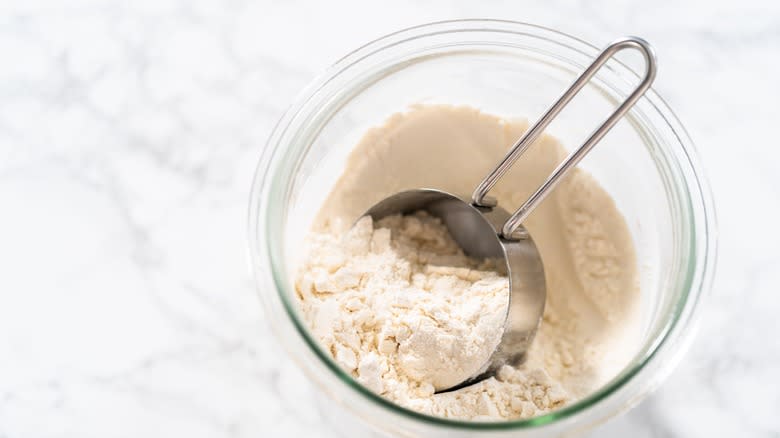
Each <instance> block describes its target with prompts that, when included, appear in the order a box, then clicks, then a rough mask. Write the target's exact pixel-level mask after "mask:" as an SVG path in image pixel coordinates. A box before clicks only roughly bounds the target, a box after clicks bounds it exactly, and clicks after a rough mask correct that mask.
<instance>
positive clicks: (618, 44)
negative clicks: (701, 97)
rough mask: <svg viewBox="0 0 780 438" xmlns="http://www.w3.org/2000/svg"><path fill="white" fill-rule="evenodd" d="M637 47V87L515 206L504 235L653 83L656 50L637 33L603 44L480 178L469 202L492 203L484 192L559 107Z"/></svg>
mask: <svg viewBox="0 0 780 438" xmlns="http://www.w3.org/2000/svg"><path fill="white" fill-rule="evenodd" d="M629 48H631V49H636V50H639V51H640V52H641V53H642V55H643V56H644V59H645V75H644V78H643V79H642V81H641V82H640V83H639V85H637V87H636V89H634V91H633V92H632V93H631V95H629V96H628V98H627V99H626V100H625V101H623V103H621V104H620V106H618V107H617V109H616V110H615V111H614V112H613V113H612V114H610V116H609V117H607V119H606V120H605V121H604V123H602V124H601V126H599V127H598V128H596V130H595V131H593V133H592V134H591V135H590V137H589V138H588V139H587V140H586V141H585V142H584V143H583V144H582V145H581V146H580V147H578V148H577V149H575V150H574V151H573V152H572V153H571V154H569V156H568V157H566V159H565V160H563V162H561V163H560V164H559V165H558V167H556V168H555V170H554V171H553V172H552V173H551V174H550V176H548V177H547V180H546V181H545V182H544V183H543V184H542V185H541V186H540V187H539V188H538V189H537V190H536V192H534V193H533V194H532V195H531V196H530V197H529V198H528V199H527V200H526V201H525V202H524V203H523V204H522V205H521V206H520V208H518V209H517V210H516V211H515V212H514V213H513V214H512V216H510V218H509V219H507V221H506V222H505V223H504V226H503V228H502V231H501V236H502V237H504V238H505V239H516V238H517V236H514V237H513V234H514V233H515V231H517V230H518V228H520V225H521V224H522V223H523V221H524V220H525V219H526V218H527V217H528V215H529V214H531V212H532V211H533V210H534V209H535V208H536V207H537V206H538V205H539V203H540V202H542V201H543V200H544V198H545V197H547V195H549V194H550V192H552V190H553V189H554V188H555V187H556V186H557V185H558V183H560V181H561V179H562V178H563V177H564V176H566V174H567V173H568V172H569V171H570V170H571V169H572V168H574V167H575V166H576V165H577V164H578V163H579V162H580V161H581V160H582V159H583V158H584V157H585V155H587V153H588V152H590V150H591V149H593V147H594V146H595V145H596V144H597V143H598V142H599V141H600V140H601V139H602V138H603V137H604V135H606V134H607V132H609V130H610V129H612V127H613V126H615V124H616V123H617V122H618V121H619V120H620V119H621V118H622V117H623V116H624V115H625V114H626V113H627V112H628V111H629V110H630V109H631V107H633V106H634V104H636V102H637V101H638V100H639V98H641V97H642V95H643V94H645V92H646V91H647V89H648V88H650V85H651V84H652V83H653V80H654V79H655V74H656V59H655V53H654V51H653V49H652V47H650V44H648V43H647V41H645V40H643V39H641V38H638V37H626V38H621V39H619V40H617V41H615V42H613V43H612V44H610V45H609V46H607V48H605V49H604V50H603V51H602V52H601V53H600V54H599V55H598V56H597V57H596V59H595V60H594V61H593V63H592V64H591V65H590V66H589V67H588V68H587V69H585V71H584V72H582V74H581V75H580V76H579V77H578V78H577V80H575V81H574V83H573V84H572V85H571V86H570V87H569V89H568V90H566V91H565V92H564V93H563V94H562V95H561V97H559V98H558V100H557V101H556V102H555V103H554V104H553V105H552V106H551V107H550V109H548V110H547V111H546V112H545V113H544V115H542V117H541V118H540V119H539V120H538V121H537V122H536V123H534V124H533V126H531V127H530V128H529V129H528V130H527V131H526V132H525V134H523V136H522V137H520V139H519V140H517V142H516V143H515V144H514V146H512V149H510V150H509V152H508V153H507V154H506V156H505V157H504V159H503V160H501V162H500V163H499V164H498V166H496V168H495V169H493V171H492V172H490V174H489V175H488V176H486V177H485V179H483V180H482V182H480V183H479V185H478V186H477V188H476V189H475V190H474V193H473V194H472V195H471V202H472V203H473V204H474V205H477V206H482V207H492V206H494V205H495V203H493V202H491V200H490V199H486V196H487V194H488V192H489V191H490V189H492V188H493V186H495V185H496V182H498V180H499V179H500V178H501V177H502V176H503V175H504V174H505V173H506V171H507V170H509V168H510V167H512V164H514V162H515V161H516V160H517V159H518V158H520V156H521V155H522V154H523V153H524V152H525V151H526V150H527V149H528V147H529V146H530V145H531V144H532V143H533V142H534V140H536V139H537V138H538V137H539V135H541V133H542V131H544V129H545V128H546V127H547V125H549V124H550V122H552V121H553V119H554V118H555V116H557V115H558V113H560V112H561V110H562V109H563V108H564V107H565V106H566V105H567V104H568V103H569V101H571V100H572V98H574V96H576V95H577V93H579V91H580V90H581V89H582V88H583V87H584V86H585V85H586V84H587V83H588V82H589V81H590V79H591V78H592V77H593V76H594V75H595V74H596V72H598V71H599V69H600V68H601V66H603V65H604V64H605V63H606V62H607V61H609V59H610V58H612V57H613V56H614V55H615V54H616V53H617V52H619V51H621V50H623V49H629Z"/></svg>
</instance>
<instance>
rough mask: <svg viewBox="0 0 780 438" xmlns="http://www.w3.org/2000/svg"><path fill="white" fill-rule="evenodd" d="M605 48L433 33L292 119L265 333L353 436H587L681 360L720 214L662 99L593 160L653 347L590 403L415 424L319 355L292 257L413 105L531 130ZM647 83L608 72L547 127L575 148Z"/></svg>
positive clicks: (480, 32)
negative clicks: (366, 150)
mask: <svg viewBox="0 0 780 438" xmlns="http://www.w3.org/2000/svg"><path fill="white" fill-rule="evenodd" d="M598 51H599V49H598V48H597V47H595V46H593V45H591V44H588V43H586V42H584V41H581V40H578V39H576V38H573V37H571V36H568V35H565V34H562V33H560V32H557V31H554V30H551V29H545V28H542V27H538V26H533V25H530V24H523V23H516V22H508V21H494V20H459V21H448V22H440V23H433V24H427V25H423V26H418V27H414V28H410V29H406V30H403V31H400V32H397V33H394V34H391V35H388V36H386V37H383V38H380V39H378V40H376V41H373V42H371V43H369V44H367V45H365V46H363V47H361V48H359V49H358V50H356V51H354V52H352V53H350V54H349V55H347V56H346V57H344V58H343V59H341V60H340V61H338V62H337V63H336V64H335V65H333V66H332V67H331V68H330V69H328V70H327V71H326V72H325V73H324V74H323V75H321V76H320V77H319V78H318V79H316V80H315V81H314V83H313V84H311V85H310V86H309V87H308V88H307V89H306V90H304V91H303V93H302V94H301V95H300V96H299V98H298V99H297V100H296V101H295V103H294V104H293V105H292V107H291V108H290V109H289V110H288V111H287V113H285V115H284V116H283V117H282V119H281V120H280V122H279V124H278V125H277V126H276V128H275V130H274V132H273V134H272V135H271V138H270V139H269V141H268V145H267V147H266V148H265V150H264V153H263V156H262V158H261V160H260V163H259V164H258V167H257V173H256V175H255V181H254V184H253V187H252V193H251V200H250V212H249V239H250V242H249V245H250V252H251V257H252V268H253V271H254V274H255V278H256V283H257V287H258V291H259V293H260V296H261V297H262V301H263V303H264V306H265V315H266V317H267V319H268V321H269V323H270V324H271V326H272V327H273V330H274V332H275V334H276V335H277V336H278V338H279V340H280V342H281V343H282V344H283V345H284V346H285V348H286V349H287V350H288V351H289V354H290V355H292V357H293V358H294V359H295V360H296V361H297V363H298V364H300V366H301V367H302V369H303V370H304V371H305V372H306V374H307V375H308V376H309V377H310V378H311V379H312V380H313V381H314V382H316V383H317V385H318V386H319V388H321V390H322V393H323V394H324V397H323V399H324V400H325V401H324V402H322V403H321V407H322V408H323V409H327V410H328V413H327V414H326V416H327V417H329V418H338V420H335V421H333V423H334V424H337V425H338V426H339V427H341V428H343V429H345V431H349V432H355V431H356V430H357V429H356V428H361V427H365V426H366V425H369V426H370V428H372V429H379V430H384V431H387V432H390V433H394V434H398V435H403V436H426V437H430V436H466V435H469V436H470V435H473V434H477V433H486V434H490V433H498V432H501V431H506V430H512V431H513V436H530V435H533V436H536V437H539V436H554V435H559V434H561V433H563V432H567V433H576V432H579V431H584V430H587V429H589V428H591V427H593V426H594V425H596V424H598V423H600V422H602V421H604V420H606V419H607V418H609V417H611V416H613V415H616V414H617V413H619V412H621V411H624V410H626V409H628V408H629V407H631V406H633V405H634V404H636V403H637V402H638V401H639V400H640V399H641V398H642V397H644V396H645V395H647V394H648V392H649V391H650V390H652V389H653V388H654V387H655V386H656V385H658V384H659V382H660V381H661V380H662V379H663V378H664V377H665V376H666V375H667V374H668V373H669V372H670V371H671V369H672V368H673V367H674V365H675V364H676V363H677V362H678V361H679V359H680V357H681V355H682V353H683V352H684V350H685V349H686V347H687V345H688V344H689V342H690V340H691V337H692V335H693V331H694V330H693V329H694V322H695V320H696V316H697V314H698V313H699V308H700V302H701V300H702V297H703V295H704V294H705V293H706V292H707V291H708V290H709V288H710V284H711V278H712V273H713V268H714V264H715V254H716V251H715V243H716V242H715V241H716V238H715V237H716V232H715V218H714V211H713V205H712V199H711V196H710V193H709V189H708V187H707V184H706V182H705V181H704V178H703V176H702V173H701V170H700V168H699V165H698V162H697V159H696V157H695V150H694V147H693V143H692V142H691V140H690V138H689V137H688V134H687V133H686V132H685V129H684V128H683V127H682V125H681V124H680V122H679V121H678V120H677V118H676V117H675V115H674V114H673V113H672V111H671V110H670V109H669V107H668V106H667V105H666V103H665V102H664V101H663V100H662V99H661V97H660V96H659V95H658V94H657V93H656V92H655V91H653V90H650V91H649V92H648V93H647V94H646V95H645V97H644V98H642V99H641V100H640V101H639V103H638V104H637V105H636V106H635V107H634V109H632V111H631V112H630V113H629V115H628V116H627V117H626V118H625V119H624V120H623V121H621V122H620V123H619V124H618V125H617V126H616V127H615V128H614V129H613V130H612V131H611V132H610V133H609V134H608V135H607V136H606V137H605V138H604V139H603V140H602V142H601V143H600V144H599V145H598V146H597V147H596V148H595V149H594V150H593V152H591V154H590V155H589V156H588V157H587V158H586V159H585V160H584V162H583V163H582V166H583V167H585V168H586V169H587V170H588V171H589V172H590V173H591V174H592V175H594V176H595V177H596V179H598V180H599V182H600V183H601V185H602V186H603V187H604V188H605V189H606V190H607V192H609V193H610V194H611V195H612V197H613V198H614V199H615V201H616V203H617V205H618V208H619V209H620V211H621V212H622V213H623V214H624V216H625V219H626V222H627V223H628V226H629V229H630V231H631V233H632V236H633V238H634V243H635V246H636V249H637V257H638V260H639V261H640V264H641V266H640V283H641V284H640V287H641V291H642V297H643V298H642V303H641V306H640V307H641V310H640V313H641V318H642V333H643V335H642V339H643V342H642V343H640V344H638V345H636V351H635V353H634V356H633V359H632V360H630V361H628V362H627V363H625V364H623V366H622V369H617V370H616V371H615V375H614V377H613V378H612V379H611V380H609V381H608V382H607V383H606V384H604V385H603V386H602V387H601V388H599V389H598V390H596V391H595V392H593V393H592V394H590V395H589V396H587V397H585V398H583V399H581V400H579V401H577V402H575V403H572V404H570V405H568V406H566V407H564V408H562V409H560V410H557V411H555V412H552V413H550V414H547V415H544V416H540V417H536V418H533V419H529V420H517V421H503V422H492V423H483V422H465V421H455V420H448V419H443V418H435V417H430V416H426V415H423V414H419V413H416V412H413V411H410V410H407V409H404V408H401V407H399V406H397V405H395V404H393V403H391V402H389V401H387V400H385V399H384V398H382V397H380V396H377V395H375V394H374V393H372V392H371V391H369V390H367V389H365V388H363V387H362V386H361V385H359V384H358V383H356V382H355V381H354V380H353V379H352V378H351V377H350V376H349V375H347V374H346V373H345V372H344V371H342V369H341V368H340V367H339V366H338V365H337V364H336V363H335V362H334V361H333V360H332V359H331V357H330V355H329V354H328V353H327V352H325V351H323V350H322V349H321V348H320V346H319V344H318V343H317V341H316V339H315V338H314V337H313V336H312V335H311V334H310V333H309V331H308V330H307V327H306V324H305V322H304V321H303V320H302V318H301V316H300V315H299V312H298V306H297V301H296V297H295V291H294V287H293V281H292V274H293V272H292V271H293V269H294V267H293V266H292V261H293V260H294V259H295V257H296V251H297V249H298V248H300V243H301V241H302V239H303V238H304V237H305V235H306V233H307V232H308V229H309V225H310V223H311V221H312V219H313V215H314V214H315V213H316V211H317V210H318V209H319V207H320V205H321V203H322V202H323V200H324V197H325V195H326V194H327V193H328V191H329V188H330V187H332V185H333V183H334V182H335V180H336V178H338V176H339V174H340V173H341V171H342V169H343V164H344V160H345V159H346V157H347V154H348V153H349V151H350V150H351V148H352V147H353V146H354V145H355V144H356V143H357V142H358V140H359V138H360V137H361V136H362V134H363V133H364V132H365V131H366V130H367V129H368V128H370V127H372V126H376V125H379V124H381V123H382V122H383V121H384V120H385V119H386V118H387V117H388V116H390V115H391V114H393V113H395V112H398V111H400V110H403V109H405V108H407V107H408V106H410V105H412V104H417V103H452V104H459V105H460V104H465V105H471V106H474V107H477V108H480V109H483V110H485V111H486V112H490V113H495V114H498V115H501V116H517V117H525V118H529V119H531V120H533V119H535V118H536V117H538V116H539V115H540V114H541V113H542V112H543V111H544V110H545V109H546V108H547V107H548V106H549V105H550V104H551V102H553V100H554V99H555V98H556V97H557V96H558V95H559V94H560V93H561V92H562V91H563V90H564V89H565V88H566V87H567V86H568V85H569V84H570V83H571V81H572V80H573V78H574V77H575V76H576V75H577V74H578V73H579V72H581V71H582V70H583V69H584V67H585V66H586V65H587V64H588V63H589V62H590V61H591V60H592V59H593V57H594V56H595V55H596V54H597V53H598ZM660 68H661V69H663V64H662V63H661V66H660ZM637 82H638V75H637V73H636V72H635V71H634V70H632V69H631V68H629V67H628V66H627V65H625V64H623V63H621V62H618V61H616V60H612V61H610V62H609V63H608V64H607V65H606V66H605V67H604V68H602V69H601V71H600V72H599V73H598V74H597V76H596V78H595V80H594V81H592V82H591V84H590V85H589V86H588V87H587V88H585V89H584V90H583V91H582V92H581V93H580V95H579V96H578V97H577V98H575V100H574V101H573V102H572V104H571V105H570V106H569V107H568V108H567V109H566V110H564V112H563V113H562V114H561V115H560V116H559V117H558V119H557V120H556V122H554V124H553V125H552V126H551V127H550V128H549V129H548V132H550V133H551V134H553V135H555V136H556V137H558V138H559V139H560V140H561V142H562V143H563V144H564V145H568V146H569V147H573V146H576V145H578V144H579V142H581V141H582V140H583V139H584V138H585V136H586V135H587V134H588V133H589V132H590V131H591V130H592V129H593V128H594V127H595V126H596V125H597V124H598V123H599V122H600V121H601V120H602V119H603V118H604V117H605V116H606V115H607V114H608V113H609V112H610V111H611V110H612V109H613V108H614V107H615V102H617V101H619V100H622V99H624V98H625V96H627V95H628V94H629V93H630V92H631V90H632V89H633V87H634V84H636V83H637ZM431 165H432V166H433V165H435V163H431ZM320 397H322V396H320ZM332 401H335V402H337V403H332ZM359 418H362V419H363V420H364V421H359V420H358V419H359Z"/></svg>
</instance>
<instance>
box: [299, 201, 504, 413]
mask: <svg viewBox="0 0 780 438" xmlns="http://www.w3.org/2000/svg"><path fill="white" fill-rule="evenodd" d="M376 227H377V228H376V229H374V226H373V223H372V220H371V218H370V217H364V218H362V219H360V220H359V221H358V222H357V224H356V225H355V227H353V228H352V230H350V231H349V232H348V233H347V234H346V235H345V236H344V238H343V239H335V238H332V237H330V236H328V235H324V236H321V237H320V239H314V240H313V245H312V248H311V250H310V256H309V258H308V263H307V264H306V265H304V266H303V270H302V274H301V276H300V280H299V282H298V285H297V290H298V292H299V294H301V298H302V302H303V303H304V311H305V314H306V315H310V318H309V319H310V320H311V321H313V322H314V324H313V325H314V327H313V328H314V330H315V332H316V333H319V334H320V339H321V340H322V342H323V343H324V344H325V345H326V346H327V347H328V348H329V349H330V350H331V352H332V353H333V355H334V357H335V358H336V360H337V361H338V362H339V363H340V364H341V365H342V366H344V368H345V369H347V370H348V371H350V372H352V373H353V374H354V376H355V377H356V378H357V379H358V380H359V381H361V382H363V383H364V384H365V385H366V386H368V387H369V388H371V389H373V390H374V391H376V392H378V393H380V394H382V393H385V392H389V393H390V394H391V395H392V396H393V398H394V399H399V398H403V397H405V394H406V393H407V392H408V388H414V390H415V391H416V392H418V393H419V394H420V395H425V396H429V395H431V394H432V393H433V391H434V390H435V389H436V390H438V389H445V388H449V387H452V386H454V385H456V384H458V383H460V382H462V381H463V380H465V379H466V378H468V377H470V376H472V375H474V374H475V373H477V372H478V371H480V370H481V369H482V368H483V366H484V365H485V364H486V363H487V360H488V358H489V356H490V354H491V352H492V351H493V350H494V349H495V347H496V346H497V344H498V341H499V340H500V337H501V334H502V332H503V325H504V319H505V315H506V308H507V303H508V299H509V280H508V278H507V277H506V275H501V274H499V273H498V272H497V271H498V269H497V263H503V261H502V260H498V261H496V260H475V259H472V258H470V257H467V256H465V255H464V254H463V251H462V250H461V249H460V248H459V247H458V245H457V244H456V243H455V241H454V240H453V239H452V237H450V236H449V233H448V232H447V228H446V227H445V226H444V225H443V224H442V223H441V222H440V221H439V219H437V218H434V217H431V216H429V215H427V214H425V213H424V212H419V213H417V214H415V215H410V216H403V217H402V216H391V217H387V218H384V219H382V220H381V221H379V222H378V224H377V225H376ZM325 302H332V303H336V305H337V311H333V309H331V308H330V307H329V306H328V305H326V304H324V303H325ZM322 309H325V310H324V312H323V311H321V310H322Z"/></svg>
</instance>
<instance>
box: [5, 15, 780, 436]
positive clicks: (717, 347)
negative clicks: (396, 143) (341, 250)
mask: <svg viewBox="0 0 780 438" xmlns="http://www.w3.org/2000/svg"><path fill="white" fill-rule="evenodd" d="M419 3H420V2H412V1H409V0H406V1H398V2H388V3H385V4H381V5H377V4H374V3H370V2H358V1H329V2H304V1H286V2H281V1H279V2H268V1H260V2H250V1H240V0H234V1H226V2H209V1H154V0H149V1H139V2H115V3H112V2H101V1H73V2H67V3H66V2H28V1H9V2H4V3H3V4H1V5H0V59H3V63H2V67H0V224H2V226H0V266H2V270H1V271H0V272H1V273H0V438H21V437H66V436H67V437H105V436H116V437H125V436H126V437H137V436H189V437H199V436H204V437H257V436H304V435H308V436H324V437H330V436H333V437H335V436H341V434H343V429H341V428H340V427H339V424H337V423H338V422H337V421H334V420H333V419H331V418H328V417H327V416H326V415H324V414H323V411H322V410H321V409H320V404H321V403H322V401H318V398H317V397H316V396H315V390H314V388H313V387H312V386H311V384H309V383H308V382H307V381H306V379H305V378H304V377H303V376H302V374H301V373H300V371H298V369H297V368H296V367H295V366H294V365H293V364H292V363H291V361H290V360H289V359H288V358H287V357H286V356H285V355H284V353H283V352H282V351H281V348H280V346H279V345H278V344H277V342H276V341H275V340H274V338H273V336H272V335H271V333H270V331H269V328H268V327H267V326H266V324H265V322H264V318H263V314H262V310H261V308H260V305H259V302H258V300H257V297H256V296H255V292H254V289H253V286H252V284H251V280H250V277H249V275H248V272H247V260H246V249H245V248H246V232H245V228H246V224H245V215H246V207H247V198H248V190H249V186H250V183H251V178H252V174H253V171H254V165H255V163H256V160H257V159H258V157H259V155H260V152H261V149H262V147H263V144H264V143H265V140H266V137H267V136H268V134H269V133H270V130H271V129H272V127H273V125H274V123H275V122H276V120H277V119H278V118H279V117H280V115H281V114H282V112H283V111H284V109H285V107H286V106H287V105H288V104H289V102H290V101H291V100H292V99H293V97H294V96H295V94H296V93H297V92H298V91H299V90H300V89H301V88H303V87H304V86H305V85H306V84H307V83H308V82H309V81H310V80H311V79H312V78H313V77H314V75H316V73H317V72H318V71H320V70H322V69H323V68H324V67H325V66H327V65H328V64H329V63H331V62H332V61H334V60H335V59H338V58H339V57H340V56H341V55H342V54H344V53H346V52H348V51H349V50H351V49H353V48H354V47H356V46H357V45H359V44H361V43H363V42H365V41H368V40H370V39H373V38H376V37H378V36H381V35H383V34H385V33H388V32H390V31H393V30H397V29H400V28H403V27H406V26H410V25H414V24H419V23H423V22H428V21H435V20H441V19H449V18H464V17H492V18H505V19H514V20H520V21H528V22H533V23H538V24H543V25H546V26H549V27H553V28H558V29H561V30H563V31H565V32H567V33H571V34H574V35H577V36H580V37H583V38H585V39H587V40H590V41H593V42H596V43H606V42H607V41H609V40H610V39H612V38H614V37H615V36H617V35H621V34H625V33H631V34H637V35H642V36H644V37H646V38H647V39H648V40H650V41H651V42H653V44H654V45H655V46H656V48H657V50H658V52H659V53H660V62H661V64H660V73H659V77H658V80H657V82H656V83H657V86H656V88H657V89H658V90H659V91H660V92H661V93H662V95H664V96H665V98H666V99H667V100H668V101H669V103H670V105H671V106H672V108H674V109H675V111H677V113H678V115H679V116H680V118H681V119H682V120H683V122H684V123H685V124H686V127H687V128H688V129H689V131H690V132H691V134H692V136H693V138H694V140H695V141H696V142H697V143H698V146H699V149H700V152H701V154H702V156H703V161H704V164H705V166H706V168H707V171H708V173H709V176H710V178H711V182H712V186H713V191H714V193H715V198H716V202H717V204H718V207H719V220H720V248H721V250H720V263H719V269H718V274H717V278H716V282H715V287H714V290H713V292H712V294H711V295H710V296H709V299H708V302H707V304H706V305H707V311H706V312H705V314H704V317H703V320H702V323H701V326H700V330H699V335H698V337H697V339H696V341H695V342H694V344H693V347H692V348H691V351H690V352H689V354H688V355H687V356H686V357H685V359H684V360H683V362H682V364H681V365H680V366H679V367H678V368H677V370H676V371H675V372H674V373H673V374H672V375H671V377H670V378H669V379H668V380H667V381H666V382H665V383H664V384H663V386H661V388H660V389H659V390H658V391H656V392H655V393H654V394H653V395H652V396H650V397H649V398H647V399H646V400H645V401H643V402H642V403H641V404H640V405H639V406H638V407H636V408H635V409H633V410H632V411H630V412H629V413H627V414H626V415H623V416H621V417H619V418H617V419H614V420H612V421H610V422H609V423H607V424H606V425H604V426H602V427H601V428H599V429H597V430H596V431H594V432H593V433H592V436H599V437H622V436H628V435H630V436H636V437H709V436H751V437H778V436H780V419H778V412H779V410H780V372H778V368H780V336H779V335H780V333H779V330H780V329H778V327H780V325H778V322H777V315H778V314H780V294H778V293H777V285H778V284H780V256H779V255H778V253H777V250H776V249H777V248H778V247H780V232H778V231H777V230H778V223H780V164H779V163H780V152H778V150H780V148H778V147H777V145H776V140H775V138H776V131H777V126H778V114H779V113H778V110H777V105H776V102H777V101H778V99H780V87H778V85H777V78H778V77H780V56H778V54H780V3H778V2H775V1H771V0H748V1H740V2H731V1H723V0H717V1H689V2H677V1H671V0H663V1H655V2H613V1H606V0H598V1H589V2H578V1H573V0H551V1H541V0H539V1H536V0H534V1H529V2H510V1H505V2H490V3H487V2H468V1H433V2H426V3H425V4H419ZM483 3H484V4H483ZM679 3H683V4H679ZM347 11H349V12H347Z"/></svg>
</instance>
